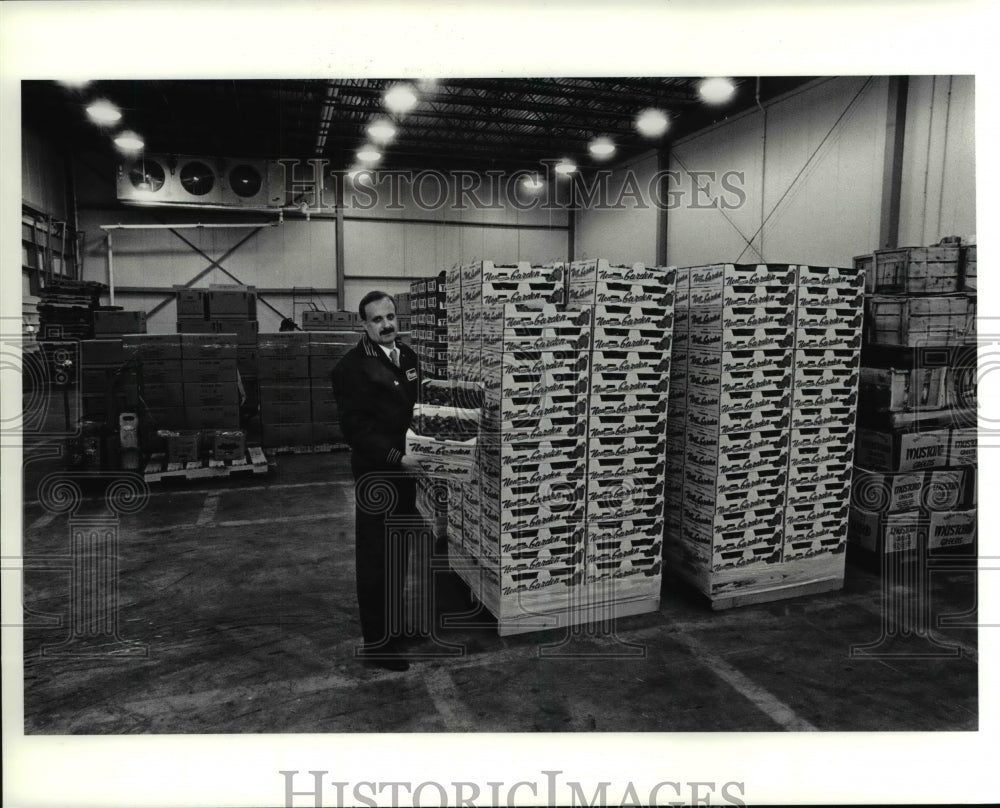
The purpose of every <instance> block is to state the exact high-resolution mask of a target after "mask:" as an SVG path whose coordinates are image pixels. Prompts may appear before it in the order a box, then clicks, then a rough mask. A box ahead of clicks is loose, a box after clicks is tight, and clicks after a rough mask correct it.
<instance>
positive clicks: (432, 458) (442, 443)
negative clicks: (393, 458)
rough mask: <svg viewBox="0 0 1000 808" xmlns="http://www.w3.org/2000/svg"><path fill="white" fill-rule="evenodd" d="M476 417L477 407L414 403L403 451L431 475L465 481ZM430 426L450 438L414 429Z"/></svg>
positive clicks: (473, 456)
mask: <svg viewBox="0 0 1000 808" xmlns="http://www.w3.org/2000/svg"><path fill="white" fill-rule="evenodd" d="M479 420H480V411H479V410H474V409H460V408H457V407H436V406H434V405H430V404H416V405H414V408H413V426H414V428H413V429H408V430H407V431H406V454H407V455H409V456H411V457H413V458H414V459H415V460H417V461H418V462H419V463H420V465H421V466H422V467H423V468H424V470H425V471H426V472H427V474H429V475H430V476H432V477H442V478H444V479H448V480H454V481H456V482H467V481H469V480H471V479H472V477H473V472H474V471H475V463H476V442H477V438H478V429H479ZM431 426H434V427H435V428H436V427H438V426H439V427H440V428H441V430H442V432H440V433H438V434H439V435H444V434H451V435H452V436H453V438H452V439H449V438H447V437H439V436H435V435H430V434H428V435H421V434H419V433H418V432H416V431H414V429H417V430H424V429H426V428H429V427H431Z"/></svg>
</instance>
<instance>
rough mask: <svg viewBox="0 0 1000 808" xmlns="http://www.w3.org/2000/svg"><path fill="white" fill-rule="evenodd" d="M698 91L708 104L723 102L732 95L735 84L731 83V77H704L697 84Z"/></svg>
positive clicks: (734, 90)
mask: <svg viewBox="0 0 1000 808" xmlns="http://www.w3.org/2000/svg"><path fill="white" fill-rule="evenodd" d="M698 92H699V93H700V94H701V97H702V99H703V100H704V101H706V102H707V103H709V104H724V103H726V101H728V100H729V99H730V98H732V97H733V93H734V92H736V85H735V84H733V81H732V79H725V78H711V79H705V80H704V81H702V82H701V84H699V85H698Z"/></svg>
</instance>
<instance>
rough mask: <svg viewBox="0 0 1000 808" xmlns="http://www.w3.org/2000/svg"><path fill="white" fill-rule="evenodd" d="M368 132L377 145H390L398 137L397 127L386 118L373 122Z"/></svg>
mask: <svg viewBox="0 0 1000 808" xmlns="http://www.w3.org/2000/svg"><path fill="white" fill-rule="evenodd" d="M366 131H367V132H368V134H369V136H370V137H371V139H372V140H374V141H375V142H376V143H388V142H389V141H390V140H392V139H393V138H394V137H396V127H395V126H393V125H392V121H388V120H386V119H385V118H380V119H379V120H377V121H373V122H372V123H371V124H369V125H368V129H367V130H366Z"/></svg>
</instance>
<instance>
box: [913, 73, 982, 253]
mask: <svg viewBox="0 0 1000 808" xmlns="http://www.w3.org/2000/svg"><path fill="white" fill-rule="evenodd" d="M909 85H910V91H909V95H908V100H907V105H906V144H905V146H904V148H903V180H902V189H903V190H902V202H901V205H900V217H899V244H900V246H902V247H910V246H919V245H923V244H933V243H935V242H937V241H938V240H939V239H941V238H942V237H944V236H971V235H974V234H975V232H976V142H975V137H974V136H973V133H974V132H975V79H974V77H972V76H911V77H910V80H909Z"/></svg>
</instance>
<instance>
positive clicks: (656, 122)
mask: <svg viewBox="0 0 1000 808" xmlns="http://www.w3.org/2000/svg"><path fill="white" fill-rule="evenodd" d="M669 126H670V119H669V118H667V114H666V113H665V112H664V111H663V110H662V109H644V110H643V111H642V112H640V113H639V115H638V117H636V119H635V128H636V129H638V130H639V134H640V135H642V136H643V137H660V135H662V134H663V133H664V132H666V131H667V128H668V127H669Z"/></svg>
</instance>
